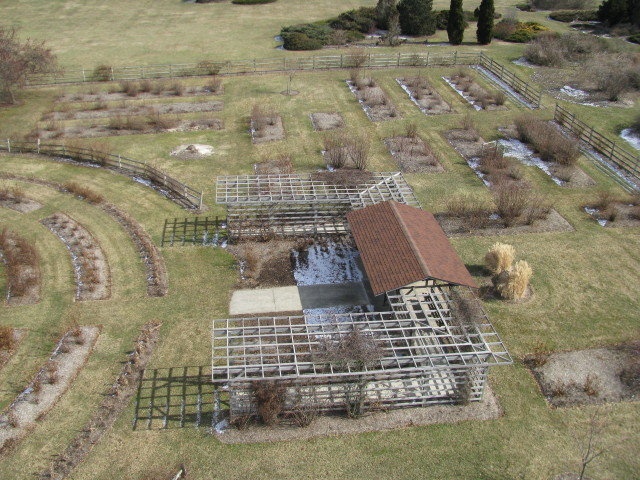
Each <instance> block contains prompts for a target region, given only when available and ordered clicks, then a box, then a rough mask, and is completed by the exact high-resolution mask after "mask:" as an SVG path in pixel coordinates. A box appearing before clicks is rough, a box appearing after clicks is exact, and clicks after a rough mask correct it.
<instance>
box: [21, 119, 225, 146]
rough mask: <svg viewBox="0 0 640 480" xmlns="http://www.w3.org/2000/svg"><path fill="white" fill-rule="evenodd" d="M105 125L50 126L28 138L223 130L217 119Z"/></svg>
mask: <svg viewBox="0 0 640 480" xmlns="http://www.w3.org/2000/svg"><path fill="white" fill-rule="evenodd" d="M114 118H115V120H113V121H112V122H111V123H108V124H89V125H73V126H62V125H58V124H55V123H53V124H52V125H47V126H46V128H45V129H42V128H39V129H36V130H35V131H34V132H31V133H30V134H29V136H28V137H35V138H40V139H43V140H47V139H53V138H95V137H110V136H121V135H144V134H153V133H164V132H194V131H201V130H222V129H223V128H224V122H223V121H222V120H220V119H217V118H202V119H198V120H187V119H183V120H180V119H176V118H175V117H160V116H149V117H131V116H128V117H114Z"/></svg>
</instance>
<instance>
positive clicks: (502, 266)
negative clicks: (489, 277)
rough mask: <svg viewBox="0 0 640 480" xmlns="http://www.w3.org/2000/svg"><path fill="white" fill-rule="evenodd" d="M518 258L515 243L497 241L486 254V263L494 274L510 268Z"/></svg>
mask: <svg viewBox="0 0 640 480" xmlns="http://www.w3.org/2000/svg"><path fill="white" fill-rule="evenodd" d="M515 258H516V249H515V248H514V247H513V245H508V244H506V243H500V242H496V243H494V244H493V245H492V246H491V248H490V249H489V251H488V252H487V253H486V254H485V256H484V263H485V265H486V266H487V268H488V269H489V270H490V271H491V273H493V274H494V275H496V274H500V273H502V272H504V271H505V270H509V269H510V268H511V265H512V264H513V260H514V259H515Z"/></svg>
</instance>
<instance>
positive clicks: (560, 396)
mask: <svg viewBox="0 0 640 480" xmlns="http://www.w3.org/2000/svg"><path fill="white" fill-rule="evenodd" d="M525 363H526V364H527V365H528V366H529V368H530V369H531V372H532V373H533V375H534V377H535V378H536V380H537V381H538V384H539V385H540V389H541V390H542V393H543V394H544V396H545V397H546V399H547V401H548V402H549V404H550V405H551V406H553V407H567V406H574V405H589V404H600V403H606V402H621V401H626V400H637V399H638V396H639V395H640V342H638V341H636V342H631V343H627V344H621V345H615V346H612V347H608V348H595V349H589V350H575V351H571V352H559V353H552V354H543V353H539V354H536V355H531V356H529V357H527V358H525Z"/></svg>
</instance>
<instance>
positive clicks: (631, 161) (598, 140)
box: [553, 104, 640, 189]
mask: <svg viewBox="0 0 640 480" xmlns="http://www.w3.org/2000/svg"><path fill="white" fill-rule="evenodd" d="M553 119H554V120H555V121H556V122H557V123H558V124H559V125H562V126H563V127H565V128H566V129H567V130H569V131H570V132H571V133H572V134H574V135H575V136H576V137H578V139H580V140H581V141H582V142H584V143H586V144H587V145H588V146H589V147H590V148H592V149H593V150H595V151H596V152H598V153H600V154H601V155H603V157H604V159H605V160H606V161H607V162H608V163H609V164H611V165H612V166H613V167H615V168H616V169H618V170H621V171H622V173H623V175H624V177H625V179H626V180H627V182H628V183H629V181H630V183H633V184H635V189H639V188H640V156H638V155H634V154H632V153H629V152H628V151H626V150H624V149H622V148H621V147H619V146H618V144H616V143H615V142H614V141H612V140H610V139H608V138H607V137H605V136H604V135H602V134H601V133H600V132H598V131H597V130H595V129H594V128H593V127H591V126H589V125H587V124H586V123H584V122H583V121H581V120H579V119H578V118H577V117H576V115H575V114H574V113H571V112H570V111H569V110H567V109H566V108H564V107H562V106H560V105H558V104H556V108H555V111H554V114H553Z"/></svg>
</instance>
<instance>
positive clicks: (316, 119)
mask: <svg viewBox="0 0 640 480" xmlns="http://www.w3.org/2000/svg"><path fill="white" fill-rule="evenodd" d="M310 117H311V123H312V125H313V129H314V130H316V131H324V130H334V129H336V128H344V120H343V119H342V115H340V114H339V113H312V114H311V115H310Z"/></svg>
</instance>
